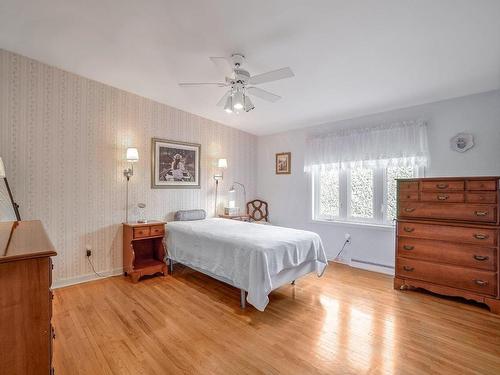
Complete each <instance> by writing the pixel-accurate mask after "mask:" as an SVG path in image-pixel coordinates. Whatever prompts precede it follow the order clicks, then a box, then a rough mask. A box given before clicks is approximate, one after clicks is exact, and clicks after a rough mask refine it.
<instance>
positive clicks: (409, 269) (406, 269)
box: [403, 266, 415, 272]
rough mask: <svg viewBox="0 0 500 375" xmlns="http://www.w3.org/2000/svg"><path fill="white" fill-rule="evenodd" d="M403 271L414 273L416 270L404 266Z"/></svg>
mask: <svg viewBox="0 0 500 375" xmlns="http://www.w3.org/2000/svg"><path fill="white" fill-rule="evenodd" d="M403 269H404V270H405V271H408V272H411V271H413V270H414V269H415V268H413V267H410V266H403Z"/></svg>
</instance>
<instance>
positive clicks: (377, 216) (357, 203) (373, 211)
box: [312, 164, 419, 224]
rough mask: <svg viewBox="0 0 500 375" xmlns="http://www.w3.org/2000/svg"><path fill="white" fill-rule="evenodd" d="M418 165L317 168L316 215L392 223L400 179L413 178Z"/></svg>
mask: <svg viewBox="0 0 500 375" xmlns="http://www.w3.org/2000/svg"><path fill="white" fill-rule="evenodd" d="M418 174H419V167H417V166H412V165H410V166H389V167H386V168H384V167H367V166H351V167H350V168H348V169H346V170H341V169H340V168H339V167H338V164H330V165H323V166H321V167H315V168H314V171H313V174H312V176H313V192H314V196H313V203H314V204H313V207H314V212H313V216H314V218H315V219H317V220H332V221H350V222H361V223H373V224H391V223H392V221H393V219H394V218H395V217H396V181H395V179H396V178H412V177H417V176H418Z"/></svg>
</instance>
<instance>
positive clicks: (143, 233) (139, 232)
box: [134, 227, 150, 238]
mask: <svg viewBox="0 0 500 375" xmlns="http://www.w3.org/2000/svg"><path fill="white" fill-rule="evenodd" d="M149 236H150V230H149V227H139V228H134V238H141V237H149Z"/></svg>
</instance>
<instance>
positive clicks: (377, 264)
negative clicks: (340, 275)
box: [351, 258, 394, 270]
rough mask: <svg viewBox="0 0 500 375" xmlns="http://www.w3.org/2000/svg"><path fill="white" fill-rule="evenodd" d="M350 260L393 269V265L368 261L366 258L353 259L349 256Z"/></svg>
mask: <svg viewBox="0 0 500 375" xmlns="http://www.w3.org/2000/svg"><path fill="white" fill-rule="evenodd" d="M351 262H356V263H363V264H368V265H370V266H377V267H384V268H387V269H389V270H393V269H394V266H388V265H386V264H381V263H375V262H368V261H366V260H361V259H353V258H351Z"/></svg>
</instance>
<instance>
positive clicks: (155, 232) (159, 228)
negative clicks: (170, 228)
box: [150, 225, 165, 236]
mask: <svg viewBox="0 0 500 375" xmlns="http://www.w3.org/2000/svg"><path fill="white" fill-rule="evenodd" d="M163 234H165V226H163V225H155V226H153V227H151V234H150V235H151V236H160V235H163Z"/></svg>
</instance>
